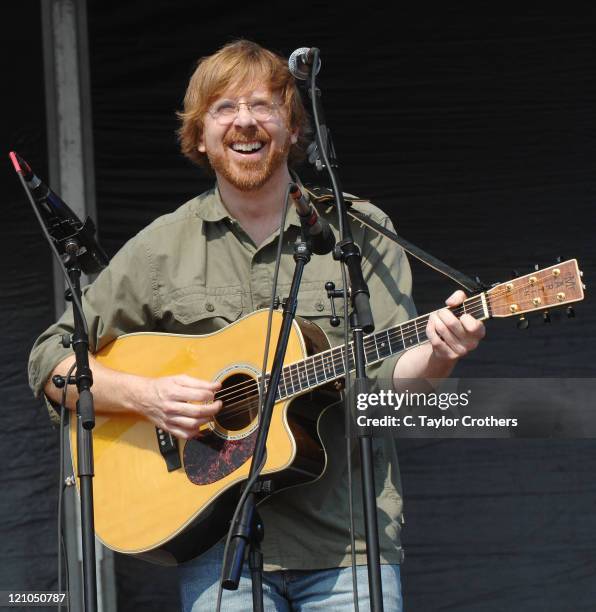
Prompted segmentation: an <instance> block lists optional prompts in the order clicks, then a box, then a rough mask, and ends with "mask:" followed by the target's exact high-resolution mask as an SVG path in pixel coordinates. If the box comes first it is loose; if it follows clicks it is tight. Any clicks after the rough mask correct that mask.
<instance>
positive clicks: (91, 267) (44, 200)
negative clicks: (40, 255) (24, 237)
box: [9, 151, 109, 274]
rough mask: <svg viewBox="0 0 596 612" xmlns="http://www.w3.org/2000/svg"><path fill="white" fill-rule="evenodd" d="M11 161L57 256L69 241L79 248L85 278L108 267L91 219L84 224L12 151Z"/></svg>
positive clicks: (79, 257)
mask: <svg viewBox="0 0 596 612" xmlns="http://www.w3.org/2000/svg"><path fill="white" fill-rule="evenodd" d="M9 157H10V161H11V162H12V165H13V166H14V169H15V171H16V172H17V174H20V175H21V176H22V177H23V180H24V181H25V183H26V185H27V187H28V188H29V191H30V193H31V195H32V196H33V199H34V200H35V204H36V205H37V209H38V210H39V212H40V214H41V216H42V218H43V220H44V222H45V224H46V227H47V228H48V231H49V233H50V235H51V236H52V238H53V240H54V242H55V243H56V245H57V247H58V250H59V251H60V253H62V254H63V253H65V252H66V243H67V241H68V240H69V239H76V240H77V241H78V242H79V245H80V248H79V252H78V262H79V265H80V266H81V270H82V271H83V272H84V273H85V274H95V273H96V272H99V271H100V270H102V269H103V268H105V267H106V266H107V265H108V262H109V257H108V256H107V254H106V252H105V251H104V250H103V249H102V248H101V246H99V244H98V243H97V241H96V240H95V224H94V223H93V221H92V220H91V218H90V217H87V219H85V222H84V223H83V222H82V221H81V220H80V219H79V218H78V217H77V215H76V214H75V213H74V212H73V211H72V210H71V209H70V207H69V206H67V204H65V203H64V202H63V201H62V199H61V198H60V196H59V195H58V194H56V193H54V192H53V191H52V190H51V189H50V188H49V187H48V186H47V185H46V184H45V183H43V182H42V181H41V179H39V178H38V177H37V176H36V175H35V174H34V173H33V170H31V167H30V166H29V164H28V163H27V162H26V161H25V160H24V159H23V158H22V157H21V156H20V155H19V154H18V153H15V152H14V151H11V152H10V153H9Z"/></svg>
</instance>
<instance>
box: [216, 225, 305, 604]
mask: <svg viewBox="0 0 596 612" xmlns="http://www.w3.org/2000/svg"><path fill="white" fill-rule="evenodd" d="M280 232H283V228H280ZM310 257H311V251H310V247H309V243H308V240H307V239H306V235H305V232H304V226H303V232H302V242H298V243H296V244H295V245H294V261H295V262H296V265H295V267H294V275H293V277H292V285H291V287H290V293H289V295H288V298H287V299H286V300H285V301H284V305H283V318H282V324H281V328H280V331H279V336H278V340H277V346H276V349H275V356H274V358H273V367H272V369H271V376H270V378H269V383H268V385H267V392H266V394H265V402H264V405H263V410H262V411H261V414H260V415H259V429H258V432H257V438H256V441H255V448H254V451H253V456H252V461H251V464H250V471H249V475H248V481H247V482H248V483H250V482H251V481H252V480H254V479H256V478H257V477H258V474H259V472H260V471H261V469H262V467H263V465H264V463H265V457H266V450H267V435H268V433H269V426H270V424H271V417H272V414H273V407H274V405H275V401H276V397H277V392H278V387H279V381H280V378H281V372H282V368H283V363H284V358H285V355H286V349H287V346H288V341H289V338H290V332H291V330H292V323H293V321H294V317H295V315H296V307H297V305H298V300H297V297H298V289H299V287H300V281H301V280H302V273H303V271H304V266H306V264H307V263H308V262H309V261H310ZM263 375H264V376H265V375H266V374H265V373H263ZM267 485H268V483H267V482H262V481H261V482H257V481H255V482H254V483H253V484H252V486H251V487H250V492H249V493H248V495H247V496H246V499H245V500H244V504H243V506H242V509H241V511H240V512H239V513H238V516H237V519H236V520H235V521H234V522H233V523H232V524H231V525H230V533H231V536H229V539H230V543H229V546H228V547H227V549H226V552H225V557H224V561H223V572H222V586H223V588H225V589H227V590H232V591H234V590H236V589H237V588H238V583H239V581H240V575H241V573H242V566H243V564H244V556H245V549H246V544H247V543H248V544H249V560H250V570H251V576H252V589H253V610H255V611H256V612H264V607H263V605H264V604H263V588H262V573H263V555H262V553H261V551H260V547H259V545H260V542H261V540H262V539H263V534H264V526H263V522H262V521H261V518H260V516H259V514H258V511H257V510H256V502H257V495H258V494H259V493H261V492H263V491H265V490H269V489H270V487H268V486H267ZM247 486H249V485H247ZM268 492H269V491H268Z"/></svg>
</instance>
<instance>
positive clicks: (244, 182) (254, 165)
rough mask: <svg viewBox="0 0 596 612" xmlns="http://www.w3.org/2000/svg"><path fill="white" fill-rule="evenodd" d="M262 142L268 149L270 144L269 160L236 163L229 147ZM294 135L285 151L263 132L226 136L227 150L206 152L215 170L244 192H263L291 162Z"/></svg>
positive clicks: (287, 139)
mask: <svg viewBox="0 0 596 612" xmlns="http://www.w3.org/2000/svg"><path fill="white" fill-rule="evenodd" d="M255 140H258V141H260V142H263V143H264V145H265V146H267V145H269V151H268V152H267V157H265V158H264V159H257V160H251V159H246V160H243V159H239V160H234V161H232V160H231V159H230V157H229V155H228V151H229V150H230V149H229V146H230V145H231V144H232V143H233V142H254V141H255ZM290 146H291V142H290V135H289V134H288V137H287V138H286V140H285V142H284V143H283V145H282V147H281V148H277V147H273V146H271V139H270V138H269V135H268V134H266V133H265V132H263V131H262V130H260V129H255V130H253V131H251V132H249V133H247V132H241V133H240V132H233V133H230V134H226V137H225V138H224V140H223V151H217V152H214V151H206V153H207V157H208V159H209V163H210V164H211V167H212V168H213V170H214V171H215V172H216V173H217V174H219V175H221V176H222V177H223V178H225V179H226V180H227V181H228V182H229V183H231V184H232V185H233V186H234V187H236V189H238V190H240V191H254V190H256V189H260V188H261V187H262V186H263V185H264V184H265V183H266V182H267V181H268V180H269V179H270V178H271V177H272V176H273V174H274V173H275V171H276V170H277V169H278V168H279V167H280V166H281V165H282V164H284V163H285V162H286V161H287V159H288V153H289V151H290Z"/></svg>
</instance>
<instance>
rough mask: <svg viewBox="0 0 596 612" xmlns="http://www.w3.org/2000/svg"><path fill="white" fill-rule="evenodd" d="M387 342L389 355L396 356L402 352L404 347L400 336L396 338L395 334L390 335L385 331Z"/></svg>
mask: <svg viewBox="0 0 596 612" xmlns="http://www.w3.org/2000/svg"><path fill="white" fill-rule="evenodd" d="M387 340H388V341H389V348H390V350H391V355H396V354H397V353H401V352H402V351H403V350H404V348H405V346H404V342H403V336H402V335H401V334H400V335H399V336H398V335H397V333H390V332H389V330H387Z"/></svg>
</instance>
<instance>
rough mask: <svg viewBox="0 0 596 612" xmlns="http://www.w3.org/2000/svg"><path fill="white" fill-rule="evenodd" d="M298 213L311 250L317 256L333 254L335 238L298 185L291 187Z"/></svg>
mask: <svg viewBox="0 0 596 612" xmlns="http://www.w3.org/2000/svg"><path fill="white" fill-rule="evenodd" d="M290 195H291V196H292V199H293V200H294V205H295V206H296V212H297V213H298V216H299V217H300V223H301V225H302V229H303V234H304V236H305V238H306V239H307V240H308V241H309V242H310V249H311V251H312V252H313V253H316V254H317V255H326V254H327V253H331V251H332V250H333V247H334V246H335V236H334V235H333V232H332V231H331V227H329V223H327V221H326V220H325V219H322V218H321V217H319V213H318V212H317V209H316V208H315V207H314V206H313V205H312V204H311V203H310V198H309V197H308V195H305V194H304V193H302V191H301V190H300V187H298V185H296V183H292V185H291V187H290Z"/></svg>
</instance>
